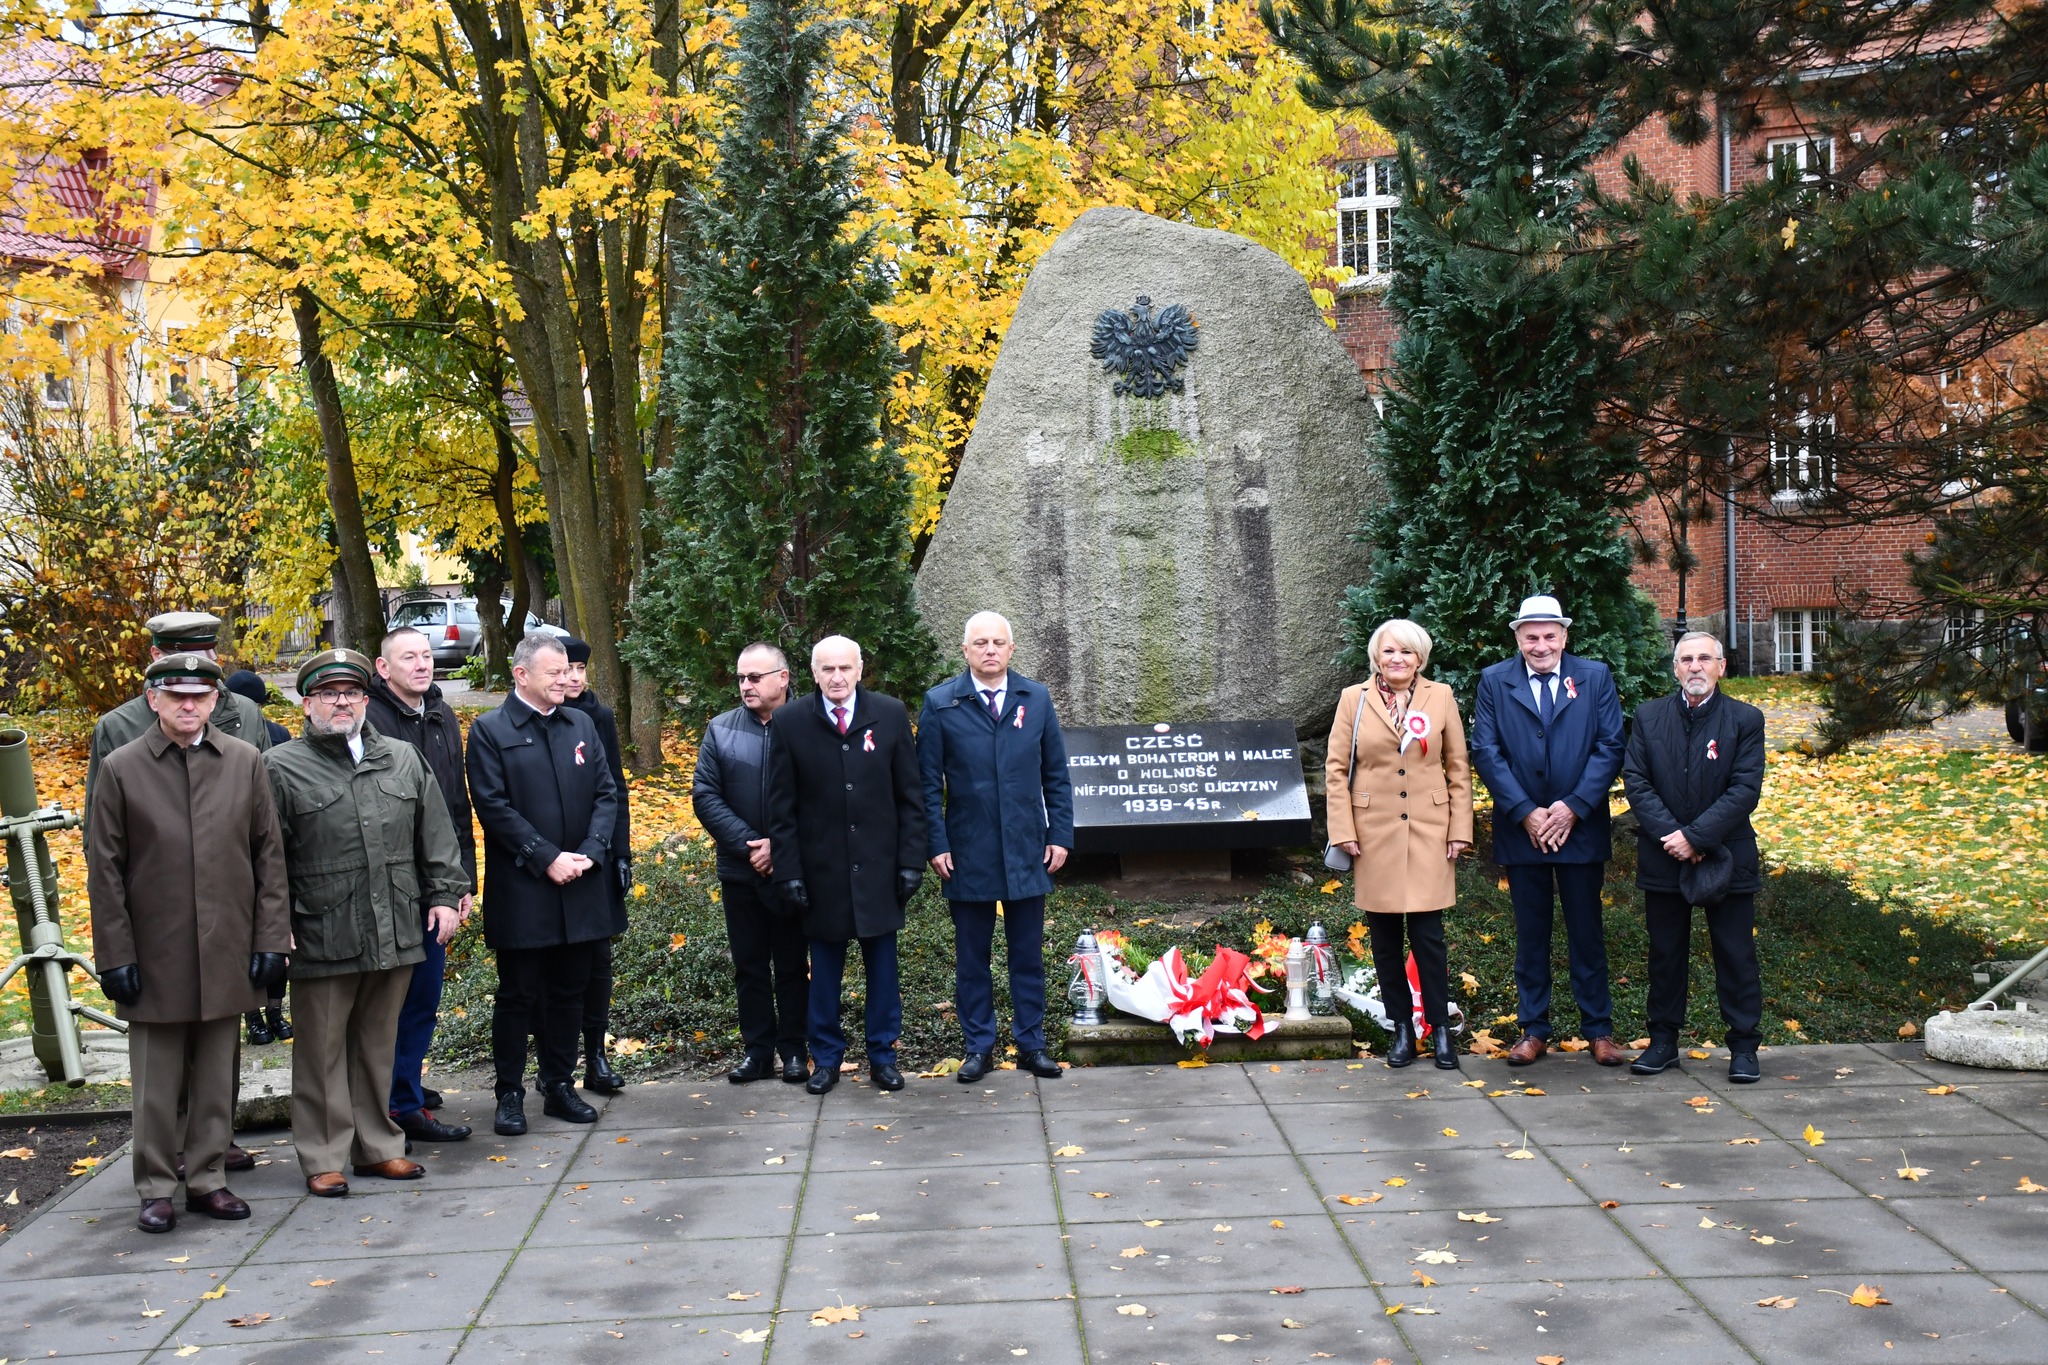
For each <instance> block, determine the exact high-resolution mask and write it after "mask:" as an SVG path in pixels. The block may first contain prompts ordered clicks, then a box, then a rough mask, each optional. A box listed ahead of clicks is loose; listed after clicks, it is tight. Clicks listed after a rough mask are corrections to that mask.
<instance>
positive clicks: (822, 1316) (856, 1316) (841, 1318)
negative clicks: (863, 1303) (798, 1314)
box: [811, 1303, 860, 1327]
mask: <svg viewBox="0 0 2048 1365" xmlns="http://www.w3.org/2000/svg"><path fill="white" fill-rule="evenodd" d="M859 1321H860V1309H858V1308H855V1307H853V1306H852V1305H851V1304H844V1303H840V1304H833V1305H832V1306H831V1307H829V1308H820V1309H819V1310H818V1311H817V1312H815V1313H813V1314H811V1326H813V1327H830V1326H832V1325H833V1324H834V1323H840V1322H859Z"/></svg>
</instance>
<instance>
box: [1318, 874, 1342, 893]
mask: <svg viewBox="0 0 2048 1365" xmlns="http://www.w3.org/2000/svg"><path fill="white" fill-rule="evenodd" d="M1342 885H1344V883H1342V882H1340V881H1338V880H1337V879H1336V878H1335V877H1332V878H1330V880H1328V881H1326V882H1324V883H1323V894H1324V895H1325V896H1327V895H1329V894H1330V893H1332V892H1333V891H1335V890H1336V889H1337V888H1338V887H1340V886H1342Z"/></svg>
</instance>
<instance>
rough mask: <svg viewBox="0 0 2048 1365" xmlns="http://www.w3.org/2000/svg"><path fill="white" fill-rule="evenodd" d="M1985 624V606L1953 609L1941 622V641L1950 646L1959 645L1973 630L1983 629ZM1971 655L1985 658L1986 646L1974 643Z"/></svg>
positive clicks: (1974, 657)
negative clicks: (1959, 609)
mask: <svg viewBox="0 0 2048 1365" xmlns="http://www.w3.org/2000/svg"><path fill="white" fill-rule="evenodd" d="M1983 625H1984V608H1982V607H1964V608H1963V609H1962V610H1961V611H1951V612H1949V614H1948V615H1947V616H1946V617H1945V618H1944V619H1943V620H1942V623H1941V642H1942V644H1944V645H1948V646H1954V645H1959V644H1961V643H1962V642H1963V641H1964V640H1966V639H1968V638H1969V636H1970V633H1971V632H1972V631H1975V630H1978V629H1981V628H1982V627H1983ZM1970 657H1971V658H1973V659H1981V658H1983V657H1984V646H1983V645H1982V644H1976V645H1972V646H1971V647H1970Z"/></svg>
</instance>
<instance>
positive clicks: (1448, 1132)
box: [1444, 1128, 1458, 1137]
mask: <svg viewBox="0 0 2048 1365" xmlns="http://www.w3.org/2000/svg"><path fill="white" fill-rule="evenodd" d="M1457 1135H1458V1130H1457V1129H1455V1128H1446V1129H1444V1136H1445V1137H1456V1136H1457Z"/></svg>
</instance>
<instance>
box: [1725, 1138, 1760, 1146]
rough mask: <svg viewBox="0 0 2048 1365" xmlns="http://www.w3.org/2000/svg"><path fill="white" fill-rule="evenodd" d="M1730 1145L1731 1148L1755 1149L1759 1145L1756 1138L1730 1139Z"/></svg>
mask: <svg viewBox="0 0 2048 1365" xmlns="http://www.w3.org/2000/svg"><path fill="white" fill-rule="evenodd" d="M1728 1145H1729V1146H1730V1147H1755V1146H1758V1145H1759V1143H1758V1140H1757V1139H1756V1138H1729V1139H1728Z"/></svg>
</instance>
